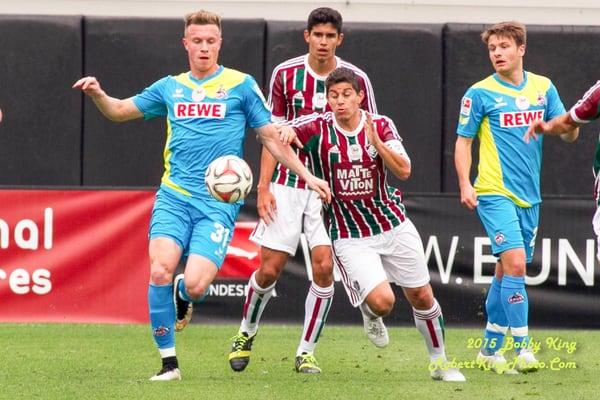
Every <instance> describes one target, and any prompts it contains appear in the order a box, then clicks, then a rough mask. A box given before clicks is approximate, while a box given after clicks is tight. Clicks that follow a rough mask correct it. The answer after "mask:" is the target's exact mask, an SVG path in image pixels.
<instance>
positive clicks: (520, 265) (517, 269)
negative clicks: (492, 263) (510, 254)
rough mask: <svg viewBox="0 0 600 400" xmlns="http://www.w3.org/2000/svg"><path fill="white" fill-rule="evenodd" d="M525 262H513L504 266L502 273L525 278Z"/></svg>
mask: <svg viewBox="0 0 600 400" xmlns="http://www.w3.org/2000/svg"><path fill="white" fill-rule="evenodd" d="M526 265H527V264H526V263H525V260H519V261H513V262H511V263H509V264H508V265H505V267H504V272H505V273H506V274H508V275H511V276H525V268H526Z"/></svg>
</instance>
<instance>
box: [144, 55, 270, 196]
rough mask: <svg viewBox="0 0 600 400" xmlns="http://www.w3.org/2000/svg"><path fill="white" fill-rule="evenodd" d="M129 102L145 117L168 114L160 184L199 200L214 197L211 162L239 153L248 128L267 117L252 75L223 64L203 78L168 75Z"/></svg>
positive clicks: (266, 107) (263, 122) (187, 74)
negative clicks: (209, 186) (208, 181)
mask: <svg viewBox="0 0 600 400" xmlns="http://www.w3.org/2000/svg"><path fill="white" fill-rule="evenodd" d="M133 102H134V104H135V105H136V107H137V108H138V109H139V110H140V112H142V113H143V114H144V118H145V119H150V118H155V117H167V141H166V144H165V150H164V161H165V172H164V174H163V176H162V179H161V188H162V189H165V190H168V191H171V192H172V193H173V192H174V194H176V195H178V196H179V197H181V196H183V197H187V198H193V199H200V200H212V197H211V196H210V194H209V193H208V191H207V190H206V187H205V185H204V174H205V172H206V168H207V167H208V165H209V164H210V162H211V161H213V160H214V159H216V158H218V157H220V156H223V155H227V154H233V155H236V156H238V157H242V152H243V142H244V137H245V135H246V128H248V127H251V128H259V127H262V126H264V125H267V124H269V123H270V121H271V112H270V111H269V107H268V105H267V104H266V101H265V99H264V97H263V95H262V93H261V91H260V89H259V88H258V85H257V84H256V81H255V80H254V79H253V78H252V77H251V76H250V75H247V74H244V73H242V72H239V71H236V70H233V69H229V68H224V67H223V66H220V67H219V69H218V70H217V71H216V72H215V73H214V74H213V75H211V76H209V77H206V78H204V79H196V78H194V77H193V76H192V75H191V73H190V72H186V73H182V74H180V75H177V76H167V77H165V78H162V79H160V80H159V81H157V82H155V83H154V84H152V86H150V87H148V88H146V89H144V91H143V92H142V93H140V94H138V95H137V96H135V97H134V98H133ZM222 204H224V203H222ZM224 206H225V204H224Z"/></svg>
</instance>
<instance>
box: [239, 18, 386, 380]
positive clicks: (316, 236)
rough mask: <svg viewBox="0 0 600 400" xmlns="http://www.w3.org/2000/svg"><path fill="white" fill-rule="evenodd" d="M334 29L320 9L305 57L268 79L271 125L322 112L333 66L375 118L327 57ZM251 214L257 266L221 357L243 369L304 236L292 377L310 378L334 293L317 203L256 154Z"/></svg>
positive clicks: (367, 100) (369, 94)
mask: <svg viewBox="0 0 600 400" xmlns="http://www.w3.org/2000/svg"><path fill="white" fill-rule="evenodd" d="M341 29H342V17H341V15H340V14H339V12H337V11H336V10H333V9H331V8H328V7H321V8H317V9H315V10H313V11H312V12H311V13H310V15H309V17H308V23H307V29H306V30H305V31H304V40H305V41H306V43H307V44H308V54H306V55H302V56H299V57H296V58H292V59H290V60H287V61H285V62H283V63H281V64H279V65H278V66H277V67H276V68H275V70H274V71H273V74H272V78H271V83H270V91H269V97H268V102H269V104H270V106H271V111H272V114H273V120H274V121H279V122H281V121H287V120H291V119H294V118H297V117H301V116H305V115H310V114H313V113H323V112H325V111H328V110H329V109H330V108H329V105H328V104H327V99H326V93H325V78H326V77H327V75H328V74H329V73H330V72H331V71H333V70H334V69H335V68H336V67H341V66H343V67H346V68H350V69H351V70H352V71H354V72H355V73H356V74H357V76H358V79H359V84H360V87H361V89H362V90H363V92H364V93H365V97H364V99H363V101H362V102H361V106H362V107H363V108H364V109H367V110H369V111H372V112H375V111H376V107H375V99H374V97H373V89H372V88H371V83H370V81H369V78H368V77H367V75H366V74H365V73H364V72H363V71H361V70H360V69H358V68H357V67H355V66H354V65H352V64H350V63H348V62H346V61H343V60H341V59H340V58H339V57H336V55H335V50H336V48H337V47H338V46H339V45H340V44H341V43H342V40H343V37H344V35H343V33H342V32H341ZM298 157H299V158H300V160H302V161H303V162H304V163H305V164H307V163H308V158H307V156H306V154H305V153H304V152H298ZM257 209H258V214H259V217H260V219H261V220H260V221H259V223H258V225H257V227H256V229H255V230H254V232H253V233H252V235H251V237H250V239H251V240H252V241H254V242H255V243H257V244H259V245H260V246H261V262H260V267H259V269H258V270H257V271H256V272H255V273H254V274H253V275H252V276H251V278H250V280H249V282H248V285H249V287H250V290H249V292H248V295H247V297H246V302H245V303H244V311H243V314H242V322H241V324H240V329H239V333H238V335H237V336H236V337H235V339H234V343H233V345H232V351H231V353H230V355H229V361H230V365H231V367H232V369H234V370H235V371H241V370H243V369H244V368H246V365H247V364H248V362H249V359H250V348H251V345H252V342H253V340H254V337H255V335H256V333H257V331H258V324H259V321H260V317H261V315H262V312H263V311H264V309H265V307H266V305H267V303H268V301H269V298H270V297H271V295H272V293H273V288H274V286H275V284H276V282H277V279H279V276H280V274H281V272H282V271H283V269H284V267H285V265H286V263H287V260H288V258H289V256H294V254H295V253H296V249H297V248H298V243H299V241H300V237H301V234H302V233H304V236H305V237H306V239H307V244H308V247H309V248H310V261H311V267H312V271H311V272H312V276H311V278H312V279H311V280H312V282H311V284H310V287H309V290H308V293H307V297H306V302H305V305H306V306H305V310H304V313H305V314H304V327H303V331H302V336H301V339H300V343H299V345H298V348H297V350H296V371H297V372H301V373H318V372H320V368H319V367H318V365H317V362H316V359H315V357H314V352H315V349H316V346H317V341H318V340H319V337H320V334H321V332H322V331H323V327H324V326H325V321H326V319H327V314H328V312H329V308H330V306H331V302H332V298H333V292H334V285H333V259H332V254H331V241H330V239H329V237H328V236H327V231H326V229H325V226H324V224H323V219H322V216H321V212H322V210H321V209H322V207H321V201H320V200H319V199H318V198H317V197H316V196H315V194H314V192H312V191H311V190H308V189H307V188H306V184H305V182H304V181H302V180H301V179H298V177H297V176H296V175H295V174H293V173H291V172H290V171H289V170H288V169H286V168H285V167H283V166H281V165H279V164H277V163H276V162H275V160H274V159H273V157H272V156H271V155H270V154H269V152H268V151H265V150H264V149H263V151H262V155H261V168H260V179H259V183H258V199H257ZM368 337H369V338H371V337H372V336H369V335H368Z"/></svg>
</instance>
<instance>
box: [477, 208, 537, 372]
mask: <svg viewBox="0 0 600 400" xmlns="http://www.w3.org/2000/svg"><path fill="white" fill-rule="evenodd" d="M522 210H523V209H521V208H520V207H517V206H516V205H515V204H514V203H513V202H512V201H511V200H509V199H507V198H505V197H501V196H480V198H479V206H478V207H477V212H478V214H479V216H480V218H481V221H482V224H483V226H484V227H485V230H486V233H487V234H488V237H489V238H490V241H491V244H492V252H493V253H494V254H495V255H499V257H500V265H501V267H502V274H503V276H502V282H501V284H500V304H501V306H502V309H503V310H504V314H505V316H506V322H505V323H506V326H509V327H510V329H511V333H512V335H513V337H514V340H515V345H516V346H518V347H519V348H522V347H527V345H528V342H529V336H528V326H527V320H528V308H529V307H528V299H527V292H526V290H525V265H526V260H527V259H531V258H532V257H533V242H534V241H535V233H536V232H537V220H538V207H533V208H532V209H529V210H530V211H531V212H526V213H523V212H522ZM498 312H499V313H500V311H498ZM500 333H501V332H500ZM526 353H528V352H525V353H523V354H526ZM482 354H483V352H482ZM496 355H498V353H496ZM524 357H527V358H529V357H530V356H529V355H524ZM499 361H502V360H499ZM496 372H499V371H496Z"/></svg>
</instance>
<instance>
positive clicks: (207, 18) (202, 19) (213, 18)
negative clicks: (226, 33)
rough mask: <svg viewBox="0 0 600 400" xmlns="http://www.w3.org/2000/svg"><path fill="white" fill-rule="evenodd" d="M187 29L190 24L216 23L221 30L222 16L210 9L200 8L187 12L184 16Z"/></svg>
mask: <svg viewBox="0 0 600 400" xmlns="http://www.w3.org/2000/svg"><path fill="white" fill-rule="evenodd" d="M183 19H184V21H185V29H187V27H188V26H190V25H216V26H217V27H218V28H219V31H220V30H221V17H219V15H218V14H215V13H213V12H210V11H206V10H200V11H196V12H193V13H190V14H187V15H186V16H185V17H184V18H183Z"/></svg>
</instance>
